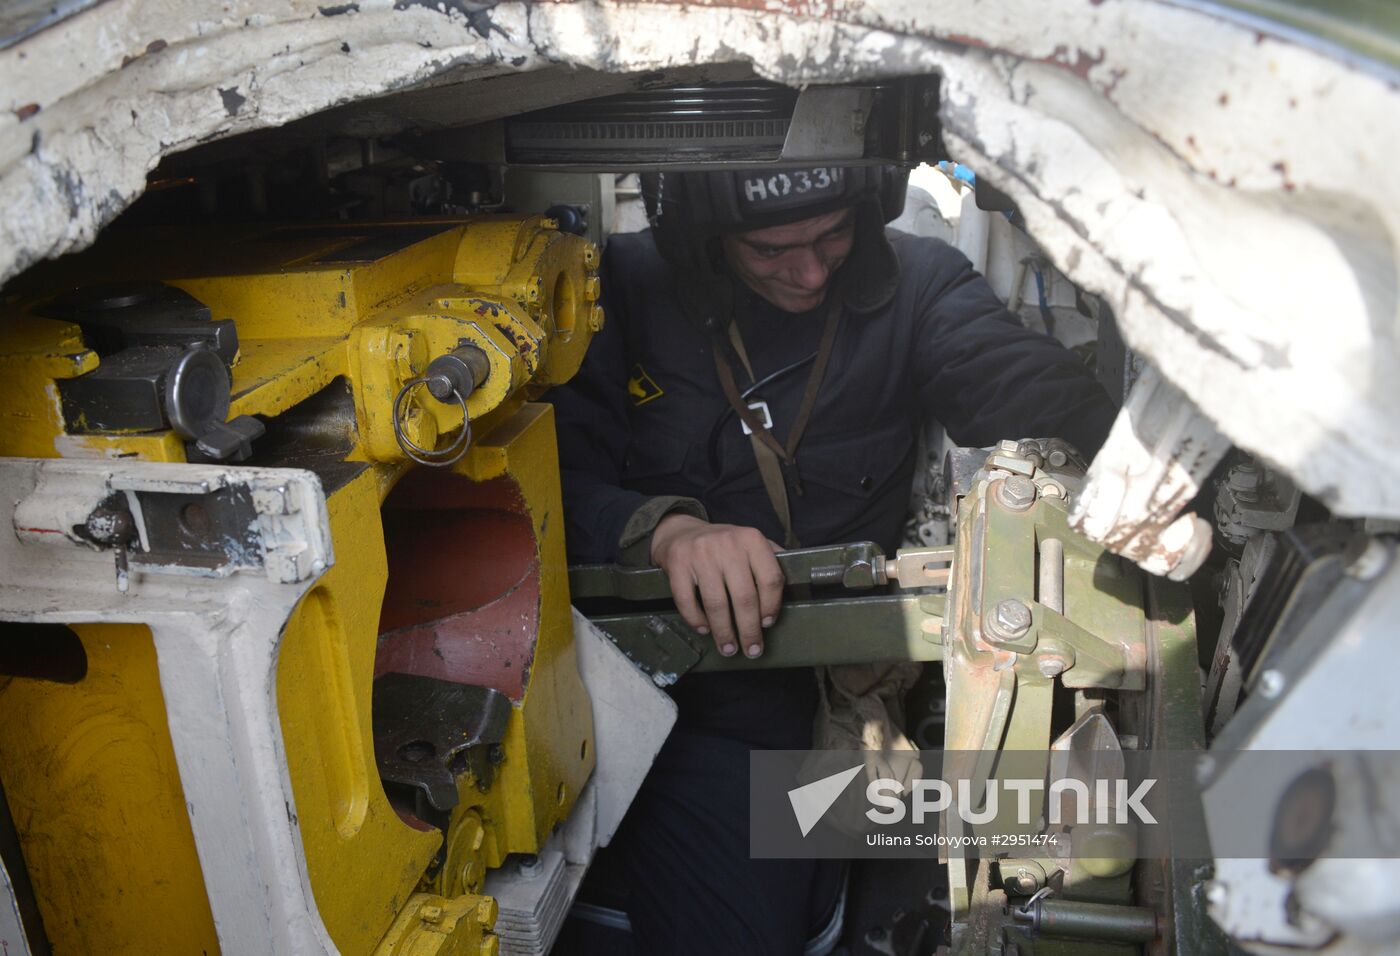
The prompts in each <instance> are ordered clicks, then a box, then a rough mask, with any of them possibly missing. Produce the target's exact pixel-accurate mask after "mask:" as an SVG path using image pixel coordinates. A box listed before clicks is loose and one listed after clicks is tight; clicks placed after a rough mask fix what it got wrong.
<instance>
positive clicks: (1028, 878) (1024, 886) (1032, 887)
mask: <svg viewBox="0 0 1400 956" xmlns="http://www.w3.org/2000/svg"><path fill="white" fill-rule="evenodd" d="M1016 889H1017V890H1019V891H1020V892H1022V893H1024V894H1026V895H1027V896H1029V895H1031V894H1032V893H1034V892H1035V891H1036V890H1038V889H1040V881H1039V880H1037V879H1036V878H1035V877H1034V876H1032V875H1031V874H1030V873H1029V872H1028V871H1027V870H1026V869H1025V867H1022V868H1021V869H1020V870H1018V871H1017V872H1016Z"/></svg>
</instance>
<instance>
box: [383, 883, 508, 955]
mask: <svg viewBox="0 0 1400 956" xmlns="http://www.w3.org/2000/svg"><path fill="white" fill-rule="evenodd" d="M496 913H497V909H496V901H495V900H493V899H491V898H490V897H489V896H474V895H464V896H456V897H453V898H451V899H445V898H443V897H441V896H434V895H432V894H429V893H417V894H414V896H413V897H412V898H410V899H409V901H408V905H407V906H405V907H404V909H403V912H402V913H401V914H399V918H398V919H397V920H396V921H395V922H394V925H393V926H392V927H390V929H389V932H388V933H387V934H386V935H385V937H384V941H383V942H382V943H380V945H379V947H378V948H377V949H376V950H375V951H374V956H496V954H497V953H498V952H500V942H501V941H500V940H499V939H498V938H497V937H496V936H494V935H493V934H491V933H490V932H489V930H490V929H491V927H493V926H495V925H496Z"/></svg>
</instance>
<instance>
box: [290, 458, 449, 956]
mask: <svg viewBox="0 0 1400 956" xmlns="http://www.w3.org/2000/svg"><path fill="white" fill-rule="evenodd" d="M327 510H328V511H329V513H330V519H331V532H332V534H333V535H334V542H335V548H336V563H335V565H334V566H333V567H332V568H330V570H328V571H327V572H326V573H325V575H324V576H323V577H322V578H321V579H320V580H319V581H318V582H317V583H316V587H315V588H314V589H312V590H311V591H310V592H309V593H308V594H307V595H306V597H304V598H303V599H302V601H301V603H300V604H299V605H298V606H297V609H296V611H295V612H294V613H293V615H292V618H291V620H290V621H289V622H288V624H287V627H286V630H285V636H284V637H283V640H282V650H281V654H280V655H279V657H278V662H277V710H278V714H279V716H280V718H281V722H282V740H283V746H284V747H285V748H286V753H287V767H288V770H289V772H290V773H291V777H292V791H293V793H294V794H295V796H296V803H297V822H298V826H299V827H300V830H301V839H302V845H303V847H304V848H305V850H306V863H307V869H308V870H309V872H310V876H311V888H312V892H313V893H314V895H315V897H316V905H317V908H318V909H320V911H321V918H322V920H323V921H324V922H325V925H326V930H327V931H328V932H329V933H330V935H331V939H332V940H334V942H335V944H336V946H337V947H338V948H339V949H340V950H341V952H344V953H364V952H368V951H369V950H371V949H372V948H373V947H374V945H375V943H376V942H377V941H378V940H379V938H380V937H381V936H382V935H383V933H384V930H385V927H386V926H388V925H389V924H390V922H392V921H393V920H394V918H395V917H396V916H397V914H398V912H399V910H400V908H401V907H402V906H403V903H404V901H405V900H407V899H408V898H409V896H410V895H412V894H413V892H414V890H415V888H416V887H417V885H418V881H419V879H420V877H421V876H422V875H423V872H424V870H426V869H427V867H428V864H429V863H430V862H431V861H432V859H433V856H434V855H435V854H436V853H437V851H438V847H439V846H440V845H441V843H442V839H441V837H440V835H439V834H438V833H437V832H435V831H434V832H423V831H421V830H415V829H413V828H412V827H410V826H408V825H407V824H405V823H404V822H403V821H402V820H400V819H399V817H398V815H397V814H396V813H395V812H394V810H393V808H392V807H390V806H389V802H388V800H387V799H386V798H385V796H384V789H383V787H382V786H380V783H379V773H378V770H377V768H376V766H375V760H374V740H373V736H372V728H371V723H370V717H371V714H370V689H371V680H372V675H373V670H374V652H375V644H376V641H377V638H378V633H379V630H378V625H379V604H380V600H381V599H382V597H383V594H384V582H385V579H386V578H387V576H388V566H387V564H386V562H385V556H384V546H383V532H382V531H381V529H380V526H379V489H378V483H377V482H376V481H375V480H374V475H373V474H371V473H370V472H369V471H366V472H364V473H363V474H361V475H360V476H359V477H357V478H356V479H354V480H353V481H351V482H350V483H349V484H348V485H346V486H345V487H343V488H341V489H340V490H339V491H338V492H337V493H335V494H333V495H331V497H330V498H329V500H328V501H327Z"/></svg>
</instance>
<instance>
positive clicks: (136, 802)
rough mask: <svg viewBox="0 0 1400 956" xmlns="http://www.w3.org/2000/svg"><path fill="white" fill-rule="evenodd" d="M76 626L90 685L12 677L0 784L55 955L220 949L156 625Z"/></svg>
mask: <svg viewBox="0 0 1400 956" xmlns="http://www.w3.org/2000/svg"><path fill="white" fill-rule="evenodd" d="M73 630H74V631H76V632H77V634H78V636H79V638H80V639H81V640H82V643H83V647H84V649H85V651H86V653H87V661H88V664H87V675H86V676H85V677H84V678H83V679H82V680H80V681H78V682H77V683H73V684H61V683H54V682H52V681H45V680H35V679H31V678H23V677H12V678H0V777H3V779H4V784H5V795H6V797H7V798H8V799H9V802H10V810H11V813H12V814H13V816H14V819H15V826H16V828H17V829H18V831H19V835H20V845H21V848H22V850H23V852H24V858H25V862H26V864H27V865H28V867H29V875H30V878H31V880H32V881H33V884H34V892H35V895H36V896H37V897H38V900H39V908H40V912H41V915H42V917H43V921H44V929H45V931H46V932H47V934H48V937H49V940H50V942H51V944H52V946H53V951H54V953H56V954H58V956H66V954H71V956H82V954H86V953H132V954H136V953H196V954H197V953H216V952H218V951H219V944H218V939H217V937H216V936H215V933H214V919H213V916H212V915H211V914H210V910H209V902H208V900H207V898H206V897H205V894H204V879H203V875H202V871H201V869H200V865H199V858H198V857H197V856H196V855H195V846H194V836H193V834H192V832H191V830H190V821H189V817H188V815H187V814H186V812H185V798H184V791H183V789H182V788H181V786H180V778H179V775H178V773H177V772H176V767H175V753H174V750H173V748H172V747H171V743H170V728H169V726H168V725H167V723H166V717H165V706H164V704H163V702H162V700H163V698H162V695H161V689H160V675H159V671H158V670H157V666H156V652H155V645H154V643H153V642H152V640H151V632H150V629H149V628H147V627H145V626H143V625H136V624H77V625H74V627H73Z"/></svg>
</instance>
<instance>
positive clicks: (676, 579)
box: [666, 562, 710, 634]
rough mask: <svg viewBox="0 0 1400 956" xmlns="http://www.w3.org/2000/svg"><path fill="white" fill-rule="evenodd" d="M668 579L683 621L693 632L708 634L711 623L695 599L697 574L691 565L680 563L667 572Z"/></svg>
mask: <svg viewBox="0 0 1400 956" xmlns="http://www.w3.org/2000/svg"><path fill="white" fill-rule="evenodd" d="M666 577H667V579H668V580H669V581H670V582H671V600H673V601H675V603H676V610H677V611H679V612H680V614H681V620H683V621H685V623H686V624H688V625H690V627H691V629H692V630H695V631H698V632H699V633H701V634H708V633H709V630H710V622H709V621H708V620H707V619H706V618H705V612H704V611H703V610H702V609H701V607H700V602H699V601H697V600H696V599H695V573H694V572H693V571H692V570H691V569H690V565H689V564H686V563H683V562H678V563H677V565H676V566H675V567H671V568H668V569H667V570H666Z"/></svg>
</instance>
